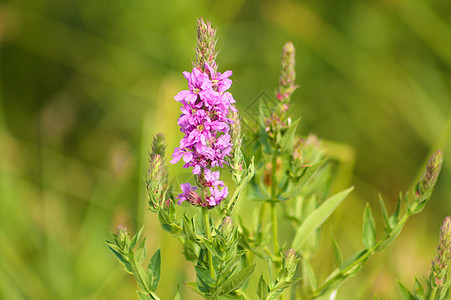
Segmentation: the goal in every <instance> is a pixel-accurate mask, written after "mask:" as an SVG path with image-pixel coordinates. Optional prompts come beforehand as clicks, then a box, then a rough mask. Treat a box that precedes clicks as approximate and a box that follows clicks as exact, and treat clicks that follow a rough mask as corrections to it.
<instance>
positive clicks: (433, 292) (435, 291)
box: [429, 287, 437, 300]
mask: <svg viewBox="0 0 451 300" xmlns="http://www.w3.org/2000/svg"><path fill="white" fill-rule="evenodd" d="M436 294H437V287H434V288H433V289H432V292H431V297H429V300H434V299H435V295H436Z"/></svg>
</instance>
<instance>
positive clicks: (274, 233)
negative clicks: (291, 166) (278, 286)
mask: <svg viewBox="0 0 451 300" xmlns="http://www.w3.org/2000/svg"><path fill="white" fill-rule="evenodd" d="M276 168H277V155H276V154H273V157H272V176H271V200H272V202H271V220H272V237H273V247H274V255H275V256H277V255H279V241H278V230H277V212H276V203H277V202H276V200H277V199H276V192H277V178H276V175H277V174H276V172H277V170H276Z"/></svg>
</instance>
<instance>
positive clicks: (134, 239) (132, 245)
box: [130, 227, 144, 249]
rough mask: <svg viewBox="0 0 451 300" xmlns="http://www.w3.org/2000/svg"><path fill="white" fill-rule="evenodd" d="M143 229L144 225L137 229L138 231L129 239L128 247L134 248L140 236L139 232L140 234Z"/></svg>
mask: <svg viewBox="0 0 451 300" xmlns="http://www.w3.org/2000/svg"><path fill="white" fill-rule="evenodd" d="M143 229H144V227H141V229H140V230H139V231H138V233H137V234H136V235H135V236H134V237H133V238H132V240H131V241H130V249H134V248H135V246H136V244H137V243H138V241H139V240H140V238H141V234H142V231H143Z"/></svg>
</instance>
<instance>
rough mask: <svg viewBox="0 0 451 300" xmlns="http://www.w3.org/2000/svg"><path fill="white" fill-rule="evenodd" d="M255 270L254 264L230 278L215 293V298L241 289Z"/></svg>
mask: <svg viewBox="0 0 451 300" xmlns="http://www.w3.org/2000/svg"><path fill="white" fill-rule="evenodd" d="M254 270H255V264H253V265H252V266H249V267H247V268H244V269H242V270H241V271H239V272H238V273H235V274H233V275H232V276H230V277H229V278H228V279H227V280H226V281H224V283H223V284H222V285H221V287H220V288H219V289H218V291H217V295H216V296H221V295H227V294H229V293H231V292H233V291H235V290H237V289H239V288H240V287H242V286H243V285H244V284H245V283H246V281H247V280H248V279H249V277H250V276H251V275H252V273H253V272H254Z"/></svg>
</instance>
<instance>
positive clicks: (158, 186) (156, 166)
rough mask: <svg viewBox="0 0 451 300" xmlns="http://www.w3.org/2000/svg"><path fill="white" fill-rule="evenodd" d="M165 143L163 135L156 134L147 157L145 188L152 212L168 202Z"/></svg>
mask: <svg viewBox="0 0 451 300" xmlns="http://www.w3.org/2000/svg"><path fill="white" fill-rule="evenodd" d="M165 149H166V143H165V140H164V135H163V134H161V133H159V134H157V135H156V136H155V137H154V139H153V142H152V153H150V155H149V171H148V176H147V178H146V188H147V192H148V194H149V205H150V209H151V210H153V211H158V210H159V209H160V208H163V207H164V206H165V205H166V206H168V205H169V203H166V202H167V201H168V200H169V193H168V172H167V166H166V164H165V163H164V152H165Z"/></svg>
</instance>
